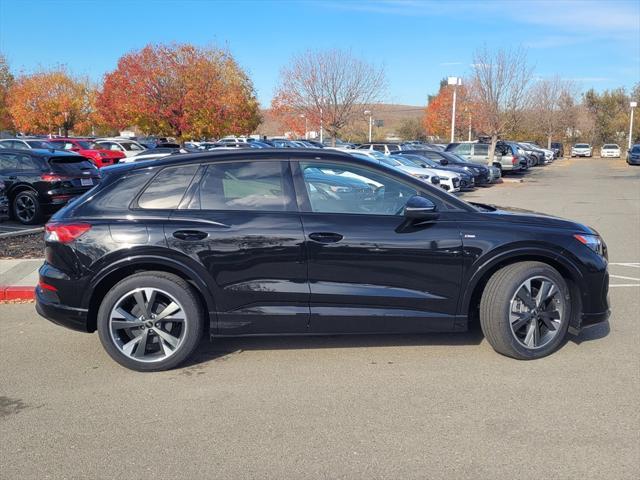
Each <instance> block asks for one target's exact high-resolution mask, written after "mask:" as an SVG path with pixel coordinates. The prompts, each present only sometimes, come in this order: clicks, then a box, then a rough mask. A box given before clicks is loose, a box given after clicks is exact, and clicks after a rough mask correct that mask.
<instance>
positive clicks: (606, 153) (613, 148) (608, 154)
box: [600, 143, 620, 158]
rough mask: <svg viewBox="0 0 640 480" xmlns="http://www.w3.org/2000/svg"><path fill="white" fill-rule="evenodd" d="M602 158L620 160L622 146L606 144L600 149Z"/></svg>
mask: <svg viewBox="0 0 640 480" xmlns="http://www.w3.org/2000/svg"><path fill="white" fill-rule="evenodd" d="M600 156H601V157H602V158H620V146H619V145H616V144H615V143H606V144H604V145H603V146H602V148H601V149H600Z"/></svg>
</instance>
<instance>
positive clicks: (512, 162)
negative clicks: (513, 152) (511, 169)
mask: <svg viewBox="0 0 640 480" xmlns="http://www.w3.org/2000/svg"><path fill="white" fill-rule="evenodd" d="M511 164H512V165H517V164H518V157H516V156H514V157H513V158H512V159H511Z"/></svg>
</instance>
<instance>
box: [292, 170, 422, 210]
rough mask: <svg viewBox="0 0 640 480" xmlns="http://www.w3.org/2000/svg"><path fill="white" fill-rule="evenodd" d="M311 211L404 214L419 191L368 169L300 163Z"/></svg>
mask: <svg viewBox="0 0 640 480" xmlns="http://www.w3.org/2000/svg"><path fill="white" fill-rule="evenodd" d="M300 169H301V170H302V175H303V178H304V184H305V188H306V191H307V195H308V197H309V202H310V208H311V211H312V212H316V213H349V214H368V215H401V214H402V212H403V209H404V206H405V204H406V203H407V200H409V198H411V197H412V196H414V195H417V193H418V192H417V190H416V189H415V188H414V187H412V186H409V185H406V184H404V183H402V182H400V181H398V180H396V179H394V178H392V177H389V176H387V175H384V174H382V173H379V172H376V171H373V170H369V169H366V168H360V167H355V166H351V165H339V164H333V163H330V162H329V163H327V162H307V163H300Z"/></svg>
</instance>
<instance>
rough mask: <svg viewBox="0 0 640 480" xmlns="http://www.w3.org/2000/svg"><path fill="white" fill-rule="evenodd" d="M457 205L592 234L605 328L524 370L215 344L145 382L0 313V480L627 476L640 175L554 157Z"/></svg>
mask: <svg viewBox="0 0 640 480" xmlns="http://www.w3.org/2000/svg"><path fill="white" fill-rule="evenodd" d="M464 198H465V199H467V200H471V201H473V200H476V201H482V202H485V203H495V204H499V205H506V206H512V207H520V208H527V209H531V210H538V211H541V212H546V213H551V214H556V215H561V216H564V217H569V218H573V219H576V220H579V221H582V222H585V223H587V224H589V225H591V226H593V227H595V228H596V229H597V230H599V232H600V233H601V234H602V235H603V237H604V238H605V240H606V242H607V244H608V246H609V252H610V261H611V262H612V265H611V268H610V272H611V274H612V278H611V284H612V288H611V292H610V296H611V303H612V310H613V313H612V317H611V319H610V322H609V324H608V325H600V326H597V327H594V328H592V329H590V330H586V331H584V332H583V333H582V334H581V335H580V336H579V337H573V338H572V339H571V340H570V341H569V342H568V343H567V344H566V345H565V346H564V347H563V348H562V349H561V350H560V351H558V352H557V353H555V354H554V355H552V356H550V357H547V358H544V359H542V360H537V361H532V362H518V361H515V360H512V359H508V358H505V357H502V356H500V355H498V354H496V353H494V352H493V350H491V348H490V347H489V345H488V344H487V342H486V341H485V340H484V339H483V338H482V335H481V333H480V332H479V331H478V330H477V329H475V330H473V331H471V332H469V333H466V334H455V335H454V334H443V335H420V336H418V335H416V336H409V335H405V336H393V337H389V336H387V337H366V336H353V337H317V338H264V339H259V338H256V339H224V340H219V341H216V342H215V343H213V344H209V343H206V342H205V343H203V344H202V345H201V347H200V349H199V351H198V355H197V356H196V359H195V360H194V361H193V362H192V363H191V364H189V365H188V366H186V367H185V368H181V369H177V370H174V371H169V372H163V373H154V374H141V373H135V372H132V371H128V370H125V369H124V368H122V367H119V366H118V365H117V364H115V363H114V362H113V361H111V360H110V359H109V357H108V356H107V354H106V353H104V352H103V350H102V348H101V346H100V343H99V340H98V338H97V335H86V334H81V333H75V332H71V331H68V330H65V329H63V328H60V327H57V326H55V325H52V324H50V323H48V322H47V321H46V320H44V319H41V318H39V317H38V316H37V315H36V313H35V311H34V308H33V305H32V304H23V305H0V478H6V479H22V478H38V479H42V478H56V479H58V478H109V479H112V478H135V479H144V478H153V479H164V478H167V479H168V478H172V479H173V478H193V479H201V478H202V479H204V478H230V479H235V478H292V479H304V478H331V479H334V478H344V479H353V478H367V479H369V478H376V479H378V478H380V479H382V478H388V479H408V478H420V479H425V478H428V479H451V478H456V479H459V478H469V479H494V478H508V479H513V478H518V479H529V478H530V479H543V478H581V479H602V478H611V479H626V478H637V476H638V472H639V471H640V433H639V432H640V413H639V410H638V399H639V398H640V350H639V349H638V344H639V340H640V335H639V333H638V328H637V323H638V319H639V317H640V315H639V312H640V286H639V285H640V280H638V279H640V236H639V235H638V232H640V167H635V168H634V167H627V166H626V164H624V162H623V161H620V160H600V159H564V160H560V161H558V162H556V163H554V164H553V165H551V166H548V167H545V168H538V169H534V170H533V171H532V172H531V173H530V174H529V175H527V177H526V181H525V183H516V184H514V183H508V184H503V185H498V186H494V187H491V188H484V189H478V190H477V191H475V192H473V193H471V194H467V195H465V196H464Z"/></svg>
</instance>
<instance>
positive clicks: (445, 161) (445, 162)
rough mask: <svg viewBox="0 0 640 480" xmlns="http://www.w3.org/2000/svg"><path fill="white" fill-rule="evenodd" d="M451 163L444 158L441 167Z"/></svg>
mask: <svg viewBox="0 0 640 480" xmlns="http://www.w3.org/2000/svg"><path fill="white" fill-rule="evenodd" d="M448 163H449V160H447V159H446V158H443V159H442V160H440V165H447V164H448Z"/></svg>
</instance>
